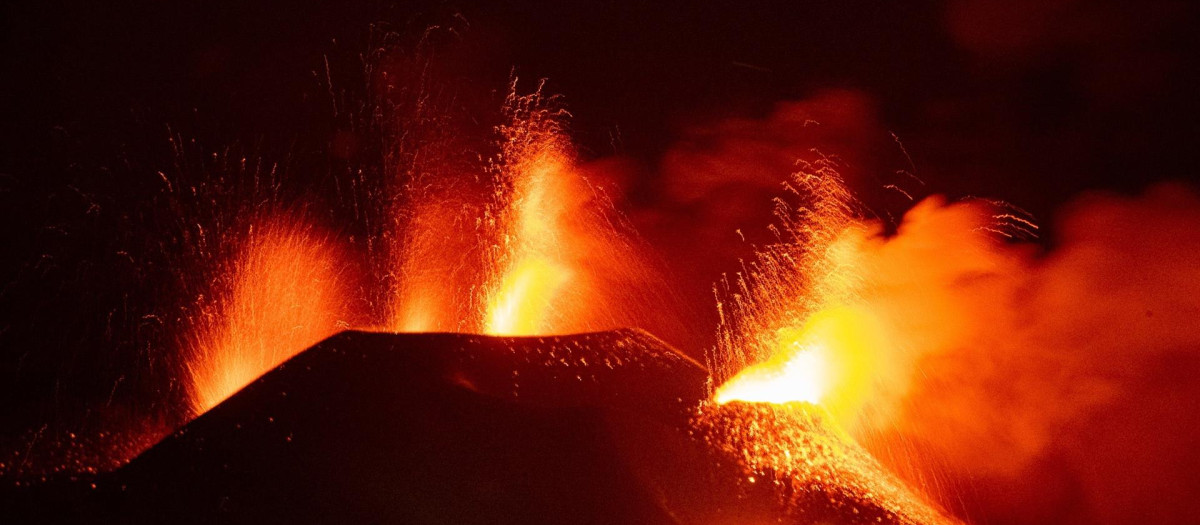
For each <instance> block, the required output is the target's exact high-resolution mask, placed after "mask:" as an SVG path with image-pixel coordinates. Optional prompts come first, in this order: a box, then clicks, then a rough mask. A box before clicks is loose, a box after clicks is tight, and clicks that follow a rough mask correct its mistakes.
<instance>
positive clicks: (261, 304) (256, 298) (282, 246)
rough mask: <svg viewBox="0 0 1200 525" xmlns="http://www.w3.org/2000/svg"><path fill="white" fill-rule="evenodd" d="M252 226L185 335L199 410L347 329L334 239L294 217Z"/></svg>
mask: <svg viewBox="0 0 1200 525" xmlns="http://www.w3.org/2000/svg"><path fill="white" fill-rule="evenodd" d="M286 219H287V220H284V218H279V219H274V220H268V221H264V222H263V223H262V224H258V225H257V227H252V228H251V229H250V230H249V231H248V233H247V234H246V235H245V236H243V237H242V238H241V239H240V242H239V243H237V245H239V246H240V247H241V250H240V252H239V253H237V254H236V256H235V257H234V258H233V259H232V260H231V261H229V262H228V263H226V264H225V265H223V266H222V267H221V268H220V269H219V270H220V271H218V272H215V274H214V275H213V276H211V278H212V279H213V281H212V289H211V292H210V293H211V297H208V298H204V299H202V300H201V302H200V311H199V313H198V314H197V315H195V316H193V323H194V326H192V330H191V332H190V333H189V334H188V338H187V340H186V341H185V342H184V344H185V346H186V347H187V349H188V351H189V353H190V354H191V355H190V356H189V357H190V359H189V360H188V362H187V369H186V372H187V378H188V379H189V382H188V384H189V385H190V391H189V400H190V402H191V409H192V412H193V414H201V413H204V412H205V411H207V410H208V409H209V408H212V407H213V406H215V405H216V404H218V403H220V402H221V401H223V400H225V399H226V398H228V397H229V396H230V395H232V394H233V393H234V392H237V391H238V390H240V389H241V388H242V387H244V386H246V385H247V384H249V383H250V382H251V381H253V380H254V379H256V378H257V377H258V376H260V375H262V373H263V372H266V371H267V370H270V369H272V368H274V367H275V366H277V365H279V364H280V363H282V362H284V361H286V360H287V359H288V358H290V357H292V356H294V355H296V354H297V353H299V352H300V351H302V350H304V349H305V348H307V347H309V346H311V345H313V344H315V343H317V342H318V341H320V340H322V339H324V338H326V337H329V336H330V335H333V334H334V333H336V332H338V331H340V330H343V329H345V328H346V325H345V324H344V323H343V322H341V321H340V317H339V316H340V315H341V314H343V313H344V309H343V306H344V305H345V303H346V300H345V294H344V292H343V290H342V285H341V284H342V283H341V276H340V272H339V269H338V267H337V263H338V262H339V260H340V258H339V257H338V255H339V254H338V253H337V251H336V249H335V247H334V245H333V244H331V243H330V242H329V239H327V238H325V237H323V236H321V235H318V234H316V233H314V232H313V231H312V230H311V228H306V227H304V226H303V222H302V221H299V220H297V219H295V218H292V217H288V218H286Z"/></svg>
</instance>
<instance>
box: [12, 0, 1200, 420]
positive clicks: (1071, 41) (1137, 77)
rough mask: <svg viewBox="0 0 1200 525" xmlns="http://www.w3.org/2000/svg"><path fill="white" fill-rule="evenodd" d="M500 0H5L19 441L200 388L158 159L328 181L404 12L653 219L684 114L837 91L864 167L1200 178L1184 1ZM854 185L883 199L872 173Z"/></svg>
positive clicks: (1062, 177)
mask: <svg viewBox="0 0 1200 525" xmlns="http://www.w3.org/2000/svg"><path fill="white" fill-rule="evenodd" d="M502 4H503V5H501V3H496V2H480V3H478V5H473V4H472V3H470V2H455V3H445V2H416V3H411V4H408V3H396V2H275V1H267V2H254V1H237V2H234V1H222V2H215V1H214V2H200V1H180V2H151V1H137V2H103V3H96V2H79V1H58V2H55V1H39V2H14V3H7V4H6V5H5V6H4V7H3V8H2V11H0V19H2V20H3V22H2V23H3V34H2V37H3V50H2V52H0V62H2V64H3V65H2V66H0V67H2V69H0V84H2V88H0V89H2V95H0V104H3V109H2V111H0V115H2V118H0V129H2V131H0V151H2V153H0V214H2V215H0V223H2V224H3V226H0V246H2V249H3V252H4V253H3V259H2V263H0V283H4V285H3V288H0V366H2V368H0V372H2V374H3V375H2V377H0V382H2V383H3V399H0V406H3V407H4V411H5V412H6V413H5V414H4V415H3V416H0V419H2V420H3V421H4V423H3V427H2V429H3V433H4V434H5V435H6V436H15V438H14V440H15V441H17V442H21V441H22V440H24V439H26V436H28V431H29V430H30V429H34V431H35V432H36V431H37V429H39V428H40V429H43V430H44V429H45V428H50V429H57V428H60V427H61V428H72V427H73V426H80V425H83V426H87V425H92V427H95V426H96V425H102V424H101V423H98V422H97V420H98V419H102V418H100V416H96V415H95V414H96V413H98V412H97V411H96V410H93V409H94V407H97V406H101V405H103V406H105V407H108V410H109V411H108V412H105V413H106V414H110V415H106V416H104V418H107V419H112V416H111V411H112V410H114V409H112V408H111V407H113V406H129V407H133V408H130V409H129V411H130V413H131V414H134V415H131V416H129V417H132V418H142V417H144V416H145V414H159V413H163V412H169V411H170V410H169V407H171V406H175V405H177V404H178V403H179V402H180V396H181V395H182V394H181V389H180V385H179V384H178V383H177V382H176V381H175V380H173V379H171V377H172V373H173V370H174V368H173V366H174V364H173V363H172V361H171V357H170V355H169V354H170V349H169V345H168V344H167V342H169V341H170V332H171V330H172V326H173V325H172V321H171V319H172V317H173V315H175V314H172V311H173V310H172V308H175V305H176V304H177V303H178V302H179V301H180V300H181V299H180V298H181V297H183V294H184V291H181V289H180V286H178V283H176V282H175V281H176V280H177V278H178V277H177V276H178V273H179V269H178V268H177V267H175V266H173V264H174V262H175V261H176V259H174V258H173V256H172V255H170V253H171V252H172V250H176V251H178V250H179V249H180V245H181V244H185V243H186V242H187V241H186V239H184V238H183V237H181V236H179V235H175V234H174V233H164V232H176V231H177V230H178V227H177V225H176V224H174V222H177V221H185V220H186V218H181V217H179V216H178V214H176V215H172V212H173V210H174V211H179V210H178V209H177V208H178V207H173V206H172V205H166V204H162V203H161V202H160V197H161V194H162V192H163V188H162V180H163V178H162V177H160V176H159V175H158V172H160V171H162V172H165V173H167V174H171V176H172V177H174V176H175V175H176V174H178V173H181V172H185V173H193V175H192V176H193V177H197V178H203V176H204V175H203V172H204V170H203V169H194V168H192V167H189V166H188V165H187V164H188V162H185V161H183V160H181V159H185V160H186V159H190V158H193V157H196V156H197V155H199V156H200V157H203V155H205V154H207V153H208V152H219V153H220V155H221V156H222V158H225V157H230V158H240V157H247V158H250V159H256V158H257V159H267V163H268V164H272V163H274V164H279V165H281V166H283V168H284V171H286V172H287V173H288V174H289V177H291V180H292V181H293V189H295V188H304V187H311V188H316V190H315V191H313V193H317V194H322V193H323V191H322V189H323V188H326V187H327V185H328V184H329V177H330V174H331V173H334V172H337V171H338V170H343V169H345V165H344V162H343V160H344V159H341V158H340V155H339V151H340V150H339V148H340V147H342V146H341V145H340V144H341V143H340V142H338V141H337V140H335V137H336V136H337V134H338V132H339V131H344V130H345V129H346V128H347V126H348V124H347V122H348V119H347V116H346V115H347V114H348V113H350V114H354V113H356V112H357V113H361V112H362V111H365V110H364V109H363V106H362V101H365V100H368V99H369V98H370V96H369V93H368V92H367V87H366V83H365V82H364V78H365V75H364V63H365V62H366V61H367V58H366V57H367V56H368V55H369V52H370V50H371V49H372V47H373V46H374V45H377V44H378V42H379V40H380V35H381V34H383V33H386V32H389V31H391V32H397V33H399V34H401V35H412V34H419V33H420V32H421V31H422V30H423V29H424V28H425V27H427V26H429V25H431V24H442V25H446V26H451V27H453V28H454V30H455V32H457V33H459V34H461V35H462V36H461V38H462V42H463V44H462V46H463V47H462V49H460V50H458V51H456V55H455V56H454V61H453V65H452V66H447V67H450V68H451V69H453V70H454V72H455V74H456V75H458V76H459V77H461V78H463V79H467V80H468V81H469V82H473V83H476V84H477V85H476V86H473V89H477V90H478V91H479V92H483V93H496V92H498V93H500V95H501V96H502V94H503V91H504V89H505V86H506V82H507V80H508V78H509V75H510V73H513V72H515V74H516V75H517V76H518V77H520V78H522V79H523V81H525V80H528V81H529V82H532V80H533V79H538V78H543V77H544V78H548V79H549V82H548V84H547V90H548V91H551V92H555V93H561V94H563V95H564V96H565V102H566V105H567V107H568V109H569V110H570V111H571V113H572V114H573V115H574V118H573V120H572V124H571V127H572V130H573V136H574V138H575V139H576V140H577V142H578V143H579V145H580V149H581V153H582V155H583V156H584V157H585V158H587V159H597V158H608V157H619V158H621V159H623V162H627V163H630V164H632V165H634V166H637V168H634V169H632V170H629V171H630V172H631V173H634V174H636V176H635V177H634V178H635V179H636V180H632V181H625V182H624V183H623V188H624V189H625V190H626V191H627V194H626V195H625V197H626V199H625V204H623V206H625V207H627V209H628V210H629V211H631V214H632V216H633V217H634V218H635V221H634V222H635V223H638V220H637V218H638V217H640V216H642V215H643V212H645V211H646V210H653V209H655V208H656V207H659V206H660V205H661V203H662V202H663V201H664V200H665V199H664V197H662V193H663V191H664V190H663V189H662V184H661V183H662V181H660V180H659V179H658V178H659V177H660V174H661V173H662V172H663V170H660V169H658V166H659V163H660V160H661V159H662V158H663V156H664V155H665V154H667V153H668V152H669V151H671V150H672V148H673V147H674V146H673V145H675V144H676V143H677V141H678V140H679V138H680V136H682V135H686V134H687V130H690V129H694V128H696V127H697V126H704V125H705V123H711V122H719V121H722V120H723V119H728V118H731V117H744V118H748V119H767V118H769V116H770V115H771V114H772V111H773V108H774V107H775V104H776V103H777V102H781V101H805V100H810V99H812V98H813V97H818V96H820V95H821V94H822V93H829V92H831V90H833V91H836V92H838V93H852V94H853V98H854V100H856V101H858V103H860V104H861V106H862V107H863V108H866V109H865V110H863V111H860V112H857V113H853V112H852V114H851V115H850V116H846V117H845V118H847V119H851V120H853V119H857V120H863V121H869V123H867V124H863V125H862V126H861V127H862V128H863V129H868V130H873V132H874V133H875V134H876V135H878V136H873V137H872V138H871V139H870V142H871V143H872V144H890V147H888V148H884V149H882V150H878V151H874V150H869V151H867V152H865V153H864V152H863V151H861V150H860V151H856V152H851V153H855V154H856V156H852V158H851V159H850V161H851V162H852V163H857V164H859V165H861V166H867V167H871V168H874V167H876V166H882V167H883V169H885V170H887V169H909V170H915V171H916V172H917V175H918V176H919V177H920V179H921V180H923V181H924V186H923V187H922V188H921V189H920V192H922V193H943V194H948V195H950V196H951V197H962V196H967V195H979V196H986V197H989V198H995V199H1002V200H1005V201H1007V202H1010V203H1013V204H1014V205H1016V206H1019V207H1021V208H1023V209H1025V210H1027V211H1028V212H1030V213H1031V214H1033V215H1034V216H1035V217H1038V218H1044V217H1048V216H1051V215H1052V214H1053V211H1054V210H1055V209H1056V208H1058V207H1059V206H1061V205H1062V204H1063V203H1064V202H1066V201H1067V200H1069V199H1070V198H1071V197H1072V196H1074V195H1077V194H1079V193H1080V192H1081V191H1085V190H1098V189H1111V190H1116V191H1120V192H1125V193H1134V192H1137V191H1139V190H1141V189H1142V188H1144V187H1146V186H1147V185H1149V184H1151V183H1153V182H1156V181H1163V180H1183V181H1185V182H1188V183H1192V184H1195V183H1196V182H1197V181H1198V180H1200V170H1197V163H1198V161H1197V155H1196V154H1195V144H1196V141H1197V139H1198V138H1200V137H1198V136H1197V135H1198V132H1197V125H1196V116H1197V114H1198V112H1197V109H1198V108H1197V97H1196V93H1197V87H1200V86H1198V82H1197V80H1198V79H1197V72H1196V71H1197V69H1196V67H1195V66H1196V61H1195V58H1196V57H1195V55H1196V54H1195V52H1194V51H1195V50H1194V48H1195V46H1196V37H1195V34H1196V31H1195V27H1196V25H1195V22H1196V17H1195V13H1194V10H1195V9H1194V8H1193V7H1192V6H1191V5H1190V3H1188V2H1182V1H1180V2H1172V1H1166V0H1153V1H1147V2H1116V1H1096V2H1084V1H1073V0H1050V1H1038V0H1019V1H1008V2H1003V1H996V2H988V1H981V0H952V1H946V2H877V1H854V0H852V1H814V2H796V1H787V2H784V1H779V2H769V1H757V0H749V1H738V2H723V1H722V2H676V1H663V2H649V3H646V4H638V3H619V2H544V3H540V2H506V3H502ZM528 86H529V84H526V87H528ZM838 115H842V114H841V113H837V112H835V113H834V118H835V119H836V118H838V117H837V116H838ZM850 124H855V123H853V122H852V123H850ZM889 132H890V133H894V134H895V135H896V136H897V137H898V138H899V140H900V141H901V142H902V143H903V145H904V150H905V151H907V153H908V154H909V155H910V156H911V159H912V164H911V166H909V165H907V162H901V161H900V160H897V151H898V146H897V145H896V144H894V143H892V141H891V137H890V134H889ZM173 140H174V142H173ZM181 144H183V145H181ZM801 146H803V145H801ZM189 148H190V149H189ZM181 149H183V150H186V152H185V153H180V151H181ZM196 152H202V153H196ZM876 156H877V157H878V158H875V157H876ZM197 162H199V161H197ZM252 162H253V160H252ZM772 176H773V175H772ZM185 179H186V178H185ZM172 180H178V179H172ZM192 180H195V179H192ZM297 181H298V182H297ZM857 186H858V187H856V188H855V189H856V190H857V191H859V192H860V193H861V194H862V196H863V199H864V200H865V201H867V202H869V203H874V202H876V201H879V200H880V199H879V198H877V194H878V193H880V192H881V190H880V189H879V186H880V185H879V184H878V183H861V181H860V183H859V184H858V185H857ZM295 191H302V190H301V189H296V190H295ZM322 198H324V197H322ZM329 199H330V200H331V202H330V203H329V204H332V205H337V204H338V199H337V198H336V197H330V198H329ZM763 209H766V206H765V205H764V207H763ZM899 211H902V210H899ZM333 213H334V214H336V213H338V212H333ZM738 226H745V225H739V224H733V225H730V226H729V227H728V229H729V230H733V229H734V228H735V227H738ZM646 235H647V237H648V239H649V240H650V241H651V244H656V243H657V241H658V240H659V237H660V235H659V234H657V233H656V232H654V231H647V232H646ZM1050 237H1052V236H1050ZM688 242H689V240H688V239H687V238H686V237H685V238H676V239H672V240H671V241H670V243H666V244H663V245H662V246H661V247H660V249H661V250H662V251H663V252H664V254H663V256H664V258H665V259H666V261H667V264H668V266H671V265H675V266H676V269H677V270H678V273H679V274H681V275H684V276H687V278H688V280H698V281H700V282H696V283H691V284H689V285H688V286H691V288H689V289H688V291H686V292H685V294H684V295H685V296H687V298H688V300H689V301H690V302H691V303H695V304H690V305H689V307H691V308H694V309H696V310H698V311H704V313H703V314H701V317H700V319H701V320H702V321H704V322H698V323H697V324H698V325H699V327H700V328H698V330H701V331H704V332H705V333H706V334H707V333H709V332H711V331H712V328H711V327H712V326H714V325H713V323H711V322H708V321H710V320H711V317H712V315H711V313H709V312H708V309H709V308H710V307H709V306H708V305H707V304H706V303H704V297H706V296H707V295H708V294H709V292H708V290H709V285H708V283H709V282H711V280H712V279H715V278H716V275H717V274H716V273H715V272H718V271H727V270H729V269H731V268H730V267H729V266H728V265H727V264H726V261H727V260H736V259H735V257H736V256H737V255H741V254H721V255H714V258H715V259H718V262H715V263H712V264H711V265H710V266H705V267H704V268H705V269H704V270H703V271H695V270H694V269H689V268H682V267H681V266H682V265H687V264H689V263H688V261H687V257H686V256H676V254H675V253H674V252H675V251H679V250H681V249H679V248H678V246H677V245H679V244H687V243H688ZM695 251H696V250H695V249H694V248H693V249H691V251H689V250H686V249H682V252H681V253H684V254H685V255H688V254H693V253H695ZM722 256H724V257H725V258H724V259H722V258H721V257H722ZM697 264H701V265H703V264H707V263H697ZM713 267H715V268H716V270H713V269H712V268H713ZM697 275H698V276H700V277H701V279H697V278H696V276H697ZM705 277H707V280H704V279H703V278H705ZM693 289H694V290H693ZM693 291H695V293H692V292H693ZM696 298H699V299H696ZM707 337H708V336H707V335H706V336H705V337H702V338H699V339H698V340H696V341H688V343H690V344H694V345H696V347H695V348H691V349H689V351H691V352H692V353H693V354H697V355H698V354H700V353H701V352H702V349H701V347H702V346H703V344H704V342H705V341H706V340H707V339H706V338H707ZM168 419H169V418H168ZM80 421H83V422H84V423H79V422H80ZM168 423H169V421H168ZM51 432H53V430H51Z"/></svg>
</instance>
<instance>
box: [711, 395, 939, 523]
mask: <svg viewBox="0 0 1200 525" xmlns="http://www.w3.org/2000/svg"><path fill="white" fill-rule="evenodd" d="M692 425H693V429H694V432H695V433H696V434H697V435H698V436H699V437H700V438H701V439H703V440H704V441H705V442H706V443H707V444H708V445H709V446H711V447H713V448H714V449H716V450H718V451H719V452H720V453H721V454H723V455H725V456H727V457H729V458H730V459H732V460H733V461H736V462H738V464H739V465H740V466H741V467H742V468H743V469H744V471H745V472H746V482H748V483H755V484H758V483H768V484H771V485H773V486H774V492H775V494H776V495H778V497H779V505H780V507H781V518H783V519H782V521H785V522H793V521H794V522H798V523H852V524H857V523H863V524H866V523H893V524H912V525H917V524H924V525H941V524H947V525H948V524H953V523H957V522H955V521H954V520H952V519H950V518H948V517H946V516H945V515H944V514H943V513H941V512H939V511H938V510H937V509H935V508H933V507H932V506H931V505H929V504H928V503H926V502H925V500H924V499H923V498H922V497H921V496H919V495H917V494H915V493H914V492H912V491H911V490H909V489H908V488H906V487H905V485H904V484H903V483H902V482H900V481H899V480H898V479H897V478H896V477H895V476H894V475H892V474H891V473H890V472H888V470H887V469H886V468H884V467H883V466H882V465H880V464H879V462H878V461H876V460H875V459H874V458H873V457H871V455H870V454H868V453H867V452H866V451H865V450H863V449H862V447H860V446H859V445H858V444H857V443H855V442H854V440H853V439H852V438H850V436H848V435H846V434H845V433H844V432H842V431H841V430H840V429H839V428H838V426H837V425H836V424H835V423H834V422H833V421H831V419H830V417H829V415H828V413H827V412H826V411H825V410H824V409H822V408H821V407H820V406H817V405H813V404H810V403H804V402H791V403H745V402H740V401H735V402H731V403H726V404H722V405H718V404H711V403H710V404H705V405H703V406H701V407H700V408H699V409H698V410H697V412H696V414H695V416H694V418H693V421H692Z"/></svg>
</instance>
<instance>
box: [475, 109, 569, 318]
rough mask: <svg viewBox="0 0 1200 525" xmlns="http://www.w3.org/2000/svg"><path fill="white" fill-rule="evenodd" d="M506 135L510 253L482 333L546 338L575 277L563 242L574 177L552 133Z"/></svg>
mask: <svg viewBox="0 0 1200 525" xmlns="http://www.w3.org/2000/svg"><path fill="white" fill-rule="evenodd" d="M536 123H537V121H536V120H535V121H531V122H528V123H527V125H535V124H536ZM508 129H509V131H508V133H509V135H510V136H509V138H508V143H507V144H508V146H507V148H506V149H507V151H506V158H512V159H514V160H515V162H513V164H512V165H511V166H509V167H507V169H505V171H506V172H508V173H507V174H508V176H509V177H511V178H512V183H513V189H512V194H511V195H510V196H507V199H508V200H509V202H508V209H507V210H505V211H506V213H505V218H506V219H507V222H508V223H509V224H507V225H506V226H507V231H505V235H504V247H505V248H506V249H507V253H504V254H502V255H501V264H502V265H504V266H506V267H505V268H503V269H502V270H501V271H500V272H499V273H500V274H501V276H500V278H499V282H498V283H497V284H496V285H495V288H494V290H493V291H492V293H491V295H490V296H489V298H488V301H487V308H488V312H487V323H486V326H485V327H484V331H485V332H486V333H489V334H497V335H536V334H539V333H546V330H547V329H548V328H549V326H550V323H551V322H553V321H555V320H556V319H555V314H556V308H555V301H556V300H557V299H558V298H559V294H560V292H561V291H562V289H563V287H564V286H566V285H567V284H568V283H569V281H570V280H571V278H572V274H573V273H574V272H573V271H572V270H571V268H570V267H569V266H568V263H567V261H565V260H564V253H563V251H564V250H567V249H570V246H569V245H567V244H566V243H565V242H564V240H563V239H562V236H563V235H564V233H568V232H564V224H563V217H564V215H565V214H567V213H568V212H570V211H571V210H569V209H567V208H566V206H565V205H564V204H565V202H564V201H565V198H564V197H565V195H564V193H567V192H569V191H571V190H572V188H571V187H570V186H569V185H568V184H567V182H568V181H566V180H564V179H566V178H567V177H572V176H574V175H573V174H571V173H570V172H569V171H568V170H569V165H568V163H567V162H568V160H567V155H568V154H569V153H567V152H566V151H564V150H565V149H566V146H564V145H563V144H562V143H563V141H564V139H563V137H561V136H559V135H558V134H557V133H556V130H555V128H554V127H551V128H550V129H548V130H540V129H532V130H531V129H529V128H527V127H525V126H520V127H511V128H508ZM502 198H503V197H502Z"/></svg>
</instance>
